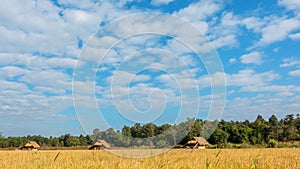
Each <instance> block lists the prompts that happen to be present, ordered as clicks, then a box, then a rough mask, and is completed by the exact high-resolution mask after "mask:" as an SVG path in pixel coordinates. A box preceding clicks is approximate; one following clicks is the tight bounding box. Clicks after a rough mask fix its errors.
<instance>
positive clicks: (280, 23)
mask: <svg viewBox="0 0 300 169" xmlns="http://www.w3.org/2000/svg"><path fill="white" fill-rule="evenodd" d="M298 29H300V20H299V19H297V18H288V19H286V18H275V19H273V20H272V21H271V22H270V23H269V24H268V25H267V26H266V27H264V28H262V30H261V33H262V37H261V39H260V40H259V42H258V44H257V45H268V44H271V43H273V42H277V41H282V40H285V39H286V38H288V36H289V34H290V33H292V32H293V31H295V30H298Z"/></svg>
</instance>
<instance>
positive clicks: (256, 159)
mask: <svg viewBox="0 0 300 169" xmlns="http://www.w3.org/2000/svg"><path fill="white" fill-rule="evenodd" d="M115 151H125V150H115ZM127 151H129V150H127ZM0 168H6V169H8V168H13V169H14V168H15V169H20V168H28V169H31V168H49V169H50V168H51V169H52V168H72V169H73V168H105V169H106V168H151V169H152V168H249V169H250V168H266V169H267V168H273V169H276V168H285V169H298V168H300V149H299V148H295V149H222V150H215V149H214V150H212V149H206V150H187V149H174V150H170V151H167V152H166V153H163V154H161V155H159V156H155V157H151V158H142V159H141V158H140V159H134V158H124V157H119V156H116V155H114V154H111V153H109V152H106V151H104V150H100V151H99V150H98V151H88V150H56V151H54V150H53V151H0Z"/></svg>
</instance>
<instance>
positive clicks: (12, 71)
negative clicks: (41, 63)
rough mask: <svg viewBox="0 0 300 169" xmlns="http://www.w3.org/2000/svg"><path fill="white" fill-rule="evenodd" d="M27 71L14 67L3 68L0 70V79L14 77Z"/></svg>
mask: <svg viewBox="0 0 300 169" xmlns="http://www.w3.org/2000/svg"><path fill="white" fill-rule="evenodd" d="M28 72H29V70H26V69H23V68H19V67H16V66H5V67H2V68H1V69H0V77H1V76H3V77H4V78H5V77H15V76H20V75H24V74H26V73H28Z"/></svg>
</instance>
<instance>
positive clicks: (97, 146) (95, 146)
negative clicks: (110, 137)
mask: <svg viewBox="0 0 300 169" xmlns="http://www.w3.org/2000/svg"><path fill="white" fill-rule="evenodd" d="M105 148H110V145H109V144H108V143H107V142H106V141H105V140H98V141H97V142H96V143H94V144H93V145H92V146H91V147H90V148H89V149H90V150H100V149H105Z"/></svg>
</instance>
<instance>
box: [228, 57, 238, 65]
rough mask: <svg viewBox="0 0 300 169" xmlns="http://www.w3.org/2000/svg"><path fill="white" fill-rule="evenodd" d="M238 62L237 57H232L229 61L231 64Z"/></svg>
mask: <svg viewBox="0 0 300 169" xmlns="http://www.w3.org/2000/svg"><path fill="white" fill-rule="evenodd" d="M236 62H237V59H236V58H230V59H229V63H231V64H233V63H236Z"/></svg>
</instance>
